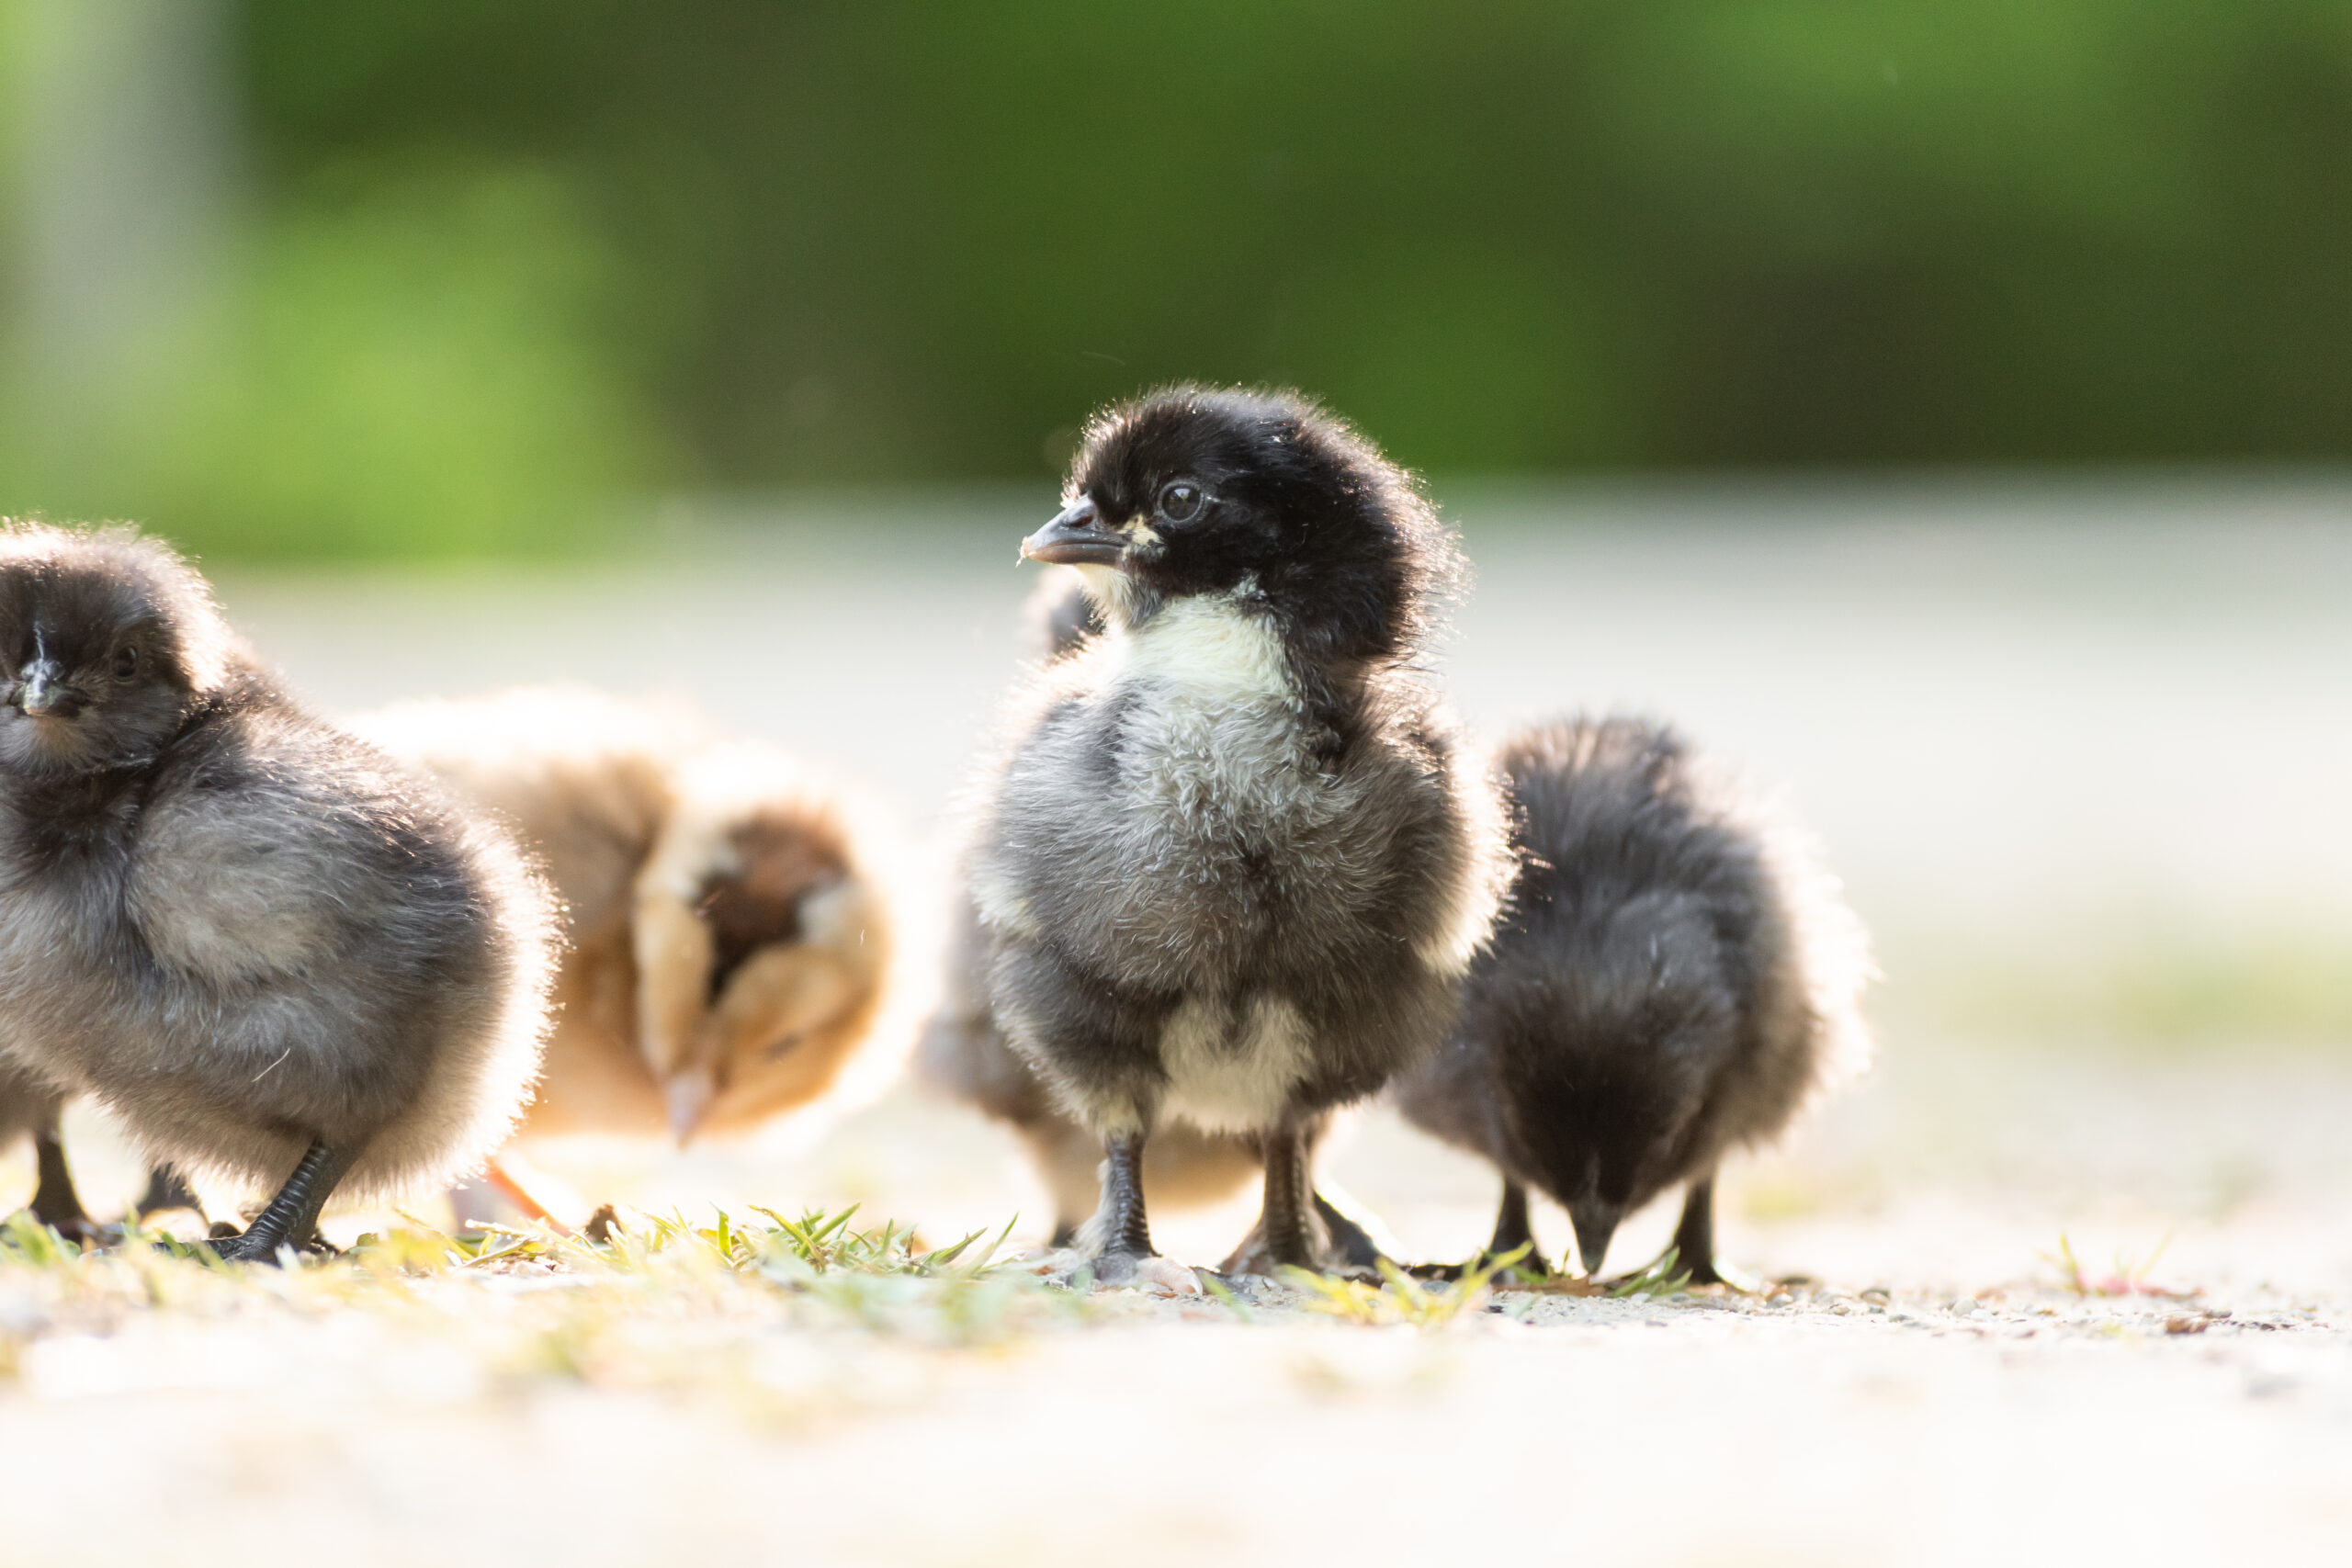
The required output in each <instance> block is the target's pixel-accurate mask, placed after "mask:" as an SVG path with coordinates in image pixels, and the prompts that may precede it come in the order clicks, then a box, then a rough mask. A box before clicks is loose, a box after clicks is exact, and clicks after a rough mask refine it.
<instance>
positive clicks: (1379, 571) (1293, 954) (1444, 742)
mask: <svg viewBox="0 0 2352 1568" xmlns="http://www.w3.org/2000/svg"><path fill="white" fill-rule="evenodd" d="M1067 500H1068V502H1069V504H1068V505H1067V506H1066V507H1065V508H1064V510H1063V511H1062V512H1061V513H1060V514H1059V515H1058V516H1057V517H1055V518H1054V519H1053V520H1052V521H1051V522H1050V523H1048V524H1047V525H1046V526H1045V527H1043V528H1041V529H1039V530H1038V531H1037V532H1036V533H1035V534H1034V535H1032V536H1030V537H1029V538H1028V539H1027V540H1025V541H1024V542H1023V552H1024V553H1025V554H1026V555H1027V556H1029V557H1030V558H1033V559H1036V560H1042V561H1046V562H1049V563H1068V564H1071V565H1075V566H1078V567H1079V568H1080V570H1081V571H1083V572H1084V573H1085V574H1086V578H1087V581H1088V584H1089V588H1090V591H1091V592H1092V594H1093V596H1094V598H1095V601H1096V603H1097V604H1099V605H1100V607H1101V610H1102V613H1103V621H1104V630H1103V635H1102V636H1101V637H1097V638H1094V639H1092V640H1091V641H1090V642H1088V643H1087V644H1086V645H1084V646H1083V647H1081V648H1080V649H1079V650H1078V651H1077V652H1076V653H1075V654H1073V655H1071V656H1070V657H1069V658H1067V659H1064V660H1061V661H1059V662H1058V663H1057V664H1055V665H1053V666H1051V667H1049V668H1048V669H1046V671H1043V672H1041V674H1040V675H1039V677H1038V678H1037V680H1036V681H1035V682H1034V684H1033V686H1032V688H1031V690H1030V692H1029V694H1028V696H1027V699H1026V701H1025V702H1024V703H1023V711H1022V712H1021V713H1020V714H1019V715H1018V716H1017V718H1016V722H1015V723H1014V725H1013V726H1012V733H1011V734H1010V736H1009V738H1008V746H1007V752H1006V755H1005V756H1004V758H1003V760H1002V762H1001V766H1000V767H999V768H998V769H997V770H996V772H995V773H994V775H993V777H992V778H991V780H990V781H989V786H988V788H987V790H986V792H985V799H984V801H983V802H982V804H981V806H980V809H979V812H978V822H977V825H976V832H975V834H974V837H973V840H972V848H971V851H970V853H969V857H968V863H967V880H968V885H969V886H970V889H971V893H972V898H973V903H974V906H975V908H977V910H978V919H979V927H980V932H981V937H982V940H983V942H984V943H985V946H986V952H987V968H988V976H989V986H988V998H989V1009H990V1011H991V1012H992V1014H993V1016H994V1018H995V1020H996V1021H997V1024H998V1026H999V1027H1000V1028H1001V1029H1002V1030H1003V1031H1004V1033H1005V1036H1006V1038H1007V1039H1009V1040H1010V1041H1011V1042H1012V1046H1013V1049H1014V1050H1016V1051H1017V1052H1019V1053H1020V1054H1021V1055H1022V1056H1023V1059H1024V1060H1026V1061H1027V1062H1028V1063H1029V1064H1030V1065H1031V1066H1034V1067H1035V1069H1036V1070H1037V1071H1038V1072H1039V1073H1040V1075H1042V1076H1043V1077H1045V1078H1046V1082H1047V1083H1048V1084H1049V1085H1050V1086H1051V1087H1052V1089H1053V1090H1054V1093H1055V1096H1056V1098H1057V1100H1058V1101H1059V1102H1060V1103H1061V1104H1063V1105H1064V1106H1065V1107H1067V1108H1068V1109H1069V1111H1071V1112H1072V1113H1073V1114H1074V1115H1076V1116H1077V1117H1078V1118H1079V1119H1080V1121H1082V1122H1084V1123H1085V1124H1086V1125H1087V1126H1088V1127H1089V1129H1090V1130H1091V1131H1092V1132H1093V1133H1094V1134H1096V1135H1097V1136H1098V1137H1100V1138H1101V1139H1102V1140H1103V1151H1104V1156H1105V1159H1104V1165H1103V1196H1102V1202H1101V1206H1100V1207H1099V1208H1098V1209H1097V1211H1096V1213H1095V1215H1094V1217H1093V1219H1092V1220H1091V1221H1090V1222H1089V1223H1088V1225H1087V1227H1086V1228H1085V1230H1084V1232H1083V1233H1082V1234H1081V1237H1080V1241H1081V1245H1082V1246H1083V1247H1086V1248H1087V1250H1088V1251H1089V1252H1090V1253H1091V1255H1092V1256H1093V1257H1094V1258H1095V1260H1096V1270H1097V1274H1098V1277H1100V1278H1102V1279H1104V1280H1110V1281H1114V1282H1115V1281H1117V1280H1123V1279H1125V1278H1129V1277H1132V1276H1133V1274H1134V1272H1135V1270H1136V1267H1137V1265H1138V1264H1139V1263H1140V1262H1141V1261H1142V1260H1143V1259H1145V1258H1149V1257H1150V1256H1152V1251H1153V1249H1152V1246H1151V1237H1150V1231H1149V1226H1148V1221H1147V1217H1146V1213H1145V1207H1144V1196H1143V1188H1142V1183H1141V1161H1142V1156H1143V1151H1144V1147H1145V1145H1146V1141H1147V1139H1148V1137H1149V1136H1150V1134H1152V1133H1153V1132H1154V1131H1155V1130H1156V1129H1157V1128H1159V1126H1160V1125H1161V1124H1162V1123H1163V1122H1169V1121H1179V1122H1189V1123H1191V1124H1193V1125H1194V1126H1198V1127H1201V1128H1204V1129H1205V1130H1208V1131H1211V1132H1221V1133H1227V1134H1240V1135H1245V1136H1250V1137H1252V1138H1255V1139H1256V1140H1258V1141H1259V1142H1260V1145H1261V1155H1262V1157H1263V1159H1264V1162H1265V1202H1264V1208H1263V1210H1262V1212H1261V1217H1260V1221H1259V1224H1258V1226H1257V1228H1256V1229H1255V1231H1254V1232H1253V1233H1252V1235H1251V1237H1250V1239H1248V1240H1247V1241H1245V1242H1244V1244H1243V1245H1242V1247H1240V1248H1239V1249H1238V1251H1237V1252H1236V1254H1235V1255H1234V1256H1233V1257H1232V1258H1228V1259H1227V1263H1226V1267H1227V1269H1229V1270H1236V1271H1251V1272H1261V1271H1263V1270H1265V1269H1267V1268H1269V1267H1271V1266H1272V1264H1275V1263H1293V1264H1304V1265H1312V1264H1315V1263H1317V1262H1318V1261H1320V1260H1321V1258H1322V1255H1325V1254H1327V1253H1328V1250H1329V1237H1328V1235H1327V1234H1326V1232H1325V1229H1324V1226H1323V1224H1321V1222H1320V1221H1319V1220H1318V1219H1317V1216H1316V1214H1315V1213H1314V1209H1313V1205H1312V1203H1311V1183H1310V1182H1309V1179H1308V1177H1307V1172H1306V1156H1307V1148H1308V1145H1309V1142H1310V1140H1311V1137H1312V1134H1313V1131H1314V1129H1315V1128H1316V1126H1317V1124H1318V1122H1319V1121H1320V1119H1321V1118H1322V1117H1323V1116H1324V1115H1325V1114H1326V1113H1327V1112H1328V1111H1330V1110H1331V1109H1332V1108H1333V1107H1336V1106H1339V1105H1342V1104H1345V1103H1347V1102H1349V1101H1351V1100H1359V1099H1362V1098H1363V1097H1364V1096H1367V1095H1369V1094H1372V1093H1373V1092H1374V1091H1376V1090H1377V1089H1380V1088H1381V1087H1382V1086H1383V1085H1384V1084H1385V1082H1386V1081H1387V1080H1388V1079H1389V1078H1390V1077H1393V1076H1394V1075H1395V1074H1397V1072H1400V1071H1402V1070H1404V1069H1406V1068H1408V1067H1409V1066H1414V1065H1415V1064H1417V1063H1418V1062H1419V1061H1420V1060H1421V1059H1422V1058H1423V1057H1424V1056H1426V1055H1428V1054H1429V1053H1430V1051H1432V1050H1434V1049H1435V1048H1436V1046H1437V1045H1438V1043H1440V1042H1441V1041H1442V1039H1443V1037H1444V1035H1445V1032H1446V1031H1447V1029H1448V1028H1449V1027H1450V1025H1451V1023H1452V1021H1453V1010H1454V1005H1455V999H1456V992H1457V990H1458V987H1459V983H1460V980H1461V976H1462V975H1463V974H1464V970H1465V969H1466V968H1467V966H1468V964H1469V961H1470V957H1471V954H1472V953H1473V952H1474V951H1475V950H1476V947H1477V945H1478V943H1479V942H1480V941H1481V940H1482V939H1483V938H1484V936H1485V933H1486V931H1487V927H1488V925H1489V923H1490V921H1491V919H1492V918H1493V914H1494V910H1495V908H1496V904H1497V901H1498V897H1499V894H1500V891H1501V888H1502V886H1503V883H1504V882H1505V880H1506V878H1507V874H1508V861H1507V858H1506V856H1505V853H1504V848H1503V835H1502V833H1501V830H1500V826H1499V821H1500V813H1499V810H1498V801H1497V798H1496V795H1495V791H1494V787H1493V784H1492V783H1491V781H1490V780H1489V779H1488V778H1487V775H1486V774H1485V773H1483V772H1482V771H1481V770H1480V768H1479V767H1478V766H1477V765H1476V764H1475V763H1474V762H1473V761H1470V760H1469V759H1468V758H1467V757H1466V756H1465V754H1464V750H1463V748H1462V747H1461V746H1460V744H1459V743H1458V741H1457V739H1456V737H1455V734H1454V731H1453V727H1452V725H1451V723H1450V722H1449V721H1448V719H1447V718H1446V717H1445V716H1444V715H1443V713H1442V709H1441V706H1440V704H1439V702H1438V698H1437V694H1436V692H1435V690H1434V688H1433V686H1432V684H1431V682H1430V680H1429V679H1428V677H1427V676H1426V675H1425V674H1424V673H1423V672H1422V671H1421V670H1420V669H1419V667H1418V662H1417V661H1418V660H1419V659H1420V658H1421V656H1422V654H1423V652H1424V649H1425V643H1426V639H1427V637H1428V635H1429V631H1430V602H1431V598H1432V593H1433V591H1434V590H1436V589H1437V588H1438V587H1439V586H1440V585H1441V584H1442V582H1443V581H1445V580H1446V579H1447V577H1448V576H1449V575H1450V574H1451V572H1452V571H1453V570H1454V562H1455V556H1454V551H1453V544H1452V539H1451V536H1450V535H1449V534H1448V533H1447V532H1446V530H1445V529H1444V528H1443V527H1442V525H1440V524H1439V522H1438V520H1437V518H1436V516H1435V514H1434V513H1432V512H1431V510H1430V507H1429V506H1428V504H1427V503H1426V502H1424V501H1423V500H1422V499H1421V497H1420V496H1419V494H1418V493H1417V492H1416V491H1415V490H1414V489H1413V487H1412V485H1411V483H1410V481H1409V480H1408V479H1407V478H1406V476H1405V475H1404V474H1403V473H1402V472H1401V471H1400V470H1399V469H1397V468H1395V467H1394V466H1392V465H1391V464H1389V463H1388V462H1387V461H1386V460H1385V459H1384V458H1383V457H1381V456H1380V454H1379V453H1378V452H1377V451H1376V450H1374V447H1373V446H1371V445H1370V444H1369V443H1368V442H1366V441H1364V440H1363V438H1362V437H1361V436H1359V435H1357V434H1355V433H1354V432H1353V431H1351V430H1350V429H1349V428H1348V427H1347V426H1346V425H1344V424H1342V423H1340V421H1338V420H1336V419H1334V418H1332V417H1331V416H1329V415H1328V414H1326V413H1324V412H1321V411H1320V410H1318V409H1317V408H1316V407H1314V406H1313V405H1312V404H1310V403H1308V402H1306V401H1305V400H1301V399H1299V398H1297V397H1295V396H1292V395H1287V394H1254V393H1242V392H1213V391H1204V390H1199V389H1191V388H1177V389H1170V390H1168V391H1164V392H1159V393H1156V394H1153V395H1151V396H1148V397H1146V398H1144V399H1142V400H1139V401H1137V402H1136V403H1133V404H1130V405H1127V406H1125V407H1122V408H1119V409H1115V410H1114V411H1112V412H1109V413H1107V414H1105V415H1104V416H1103V417H1101V418H1100V419H1098V420H1096V421H1095V422H1094V423H1093V424H1092V425H1091V427H1090V429H1089V431H1088V433H1087V438H1086V442H1085V446H1084V448H1083V450H1082V451H1081V452H1080V455H1079V457H1078V458H1077V461H1076V463H1075V465H1074V467H1073V469H1072V473H1071V476H1070V480H1069V488H1068V491H1067Z"/></svg>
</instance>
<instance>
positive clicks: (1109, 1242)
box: [1079, 1133, 1153, 1285]
mask: <svg viewBox="0 0 2352 1568" xmlns="http://www.w3.org/2000/svg"><path fill="white" fill-rule="evenodd" d="M1079 1245H1080V1247H1084V1248H1085V1249H1086V1250H1087V1251H1088V1252H1089V1253H1090V1254H1091V1255H1092V1257H1093V1260H1094V1277H1095V1278H1096V1279H1097V1280H1101V1281H1102V1282H1103V1283H1104V1284H1106V1285H1123V1284H1125V1283H1126V1282H1127V1281H1128V1280H1132V1279H1134V1278H1135V1273H1136V1264H1138V1263H1140V1262H1142V1261H1143V1260H1144V1259H1145V1258H1149V1257H1151V1256H1153V1249H1152V1245H1151V1222H1150V1220H1149V1219H1148V1218H1147V1217H1146V1215H1145V1213H1144V1207H1143V1134H1141V1133H1116V1134H1112V1135H1111V1136H1109V1137H1107V1138H1104V1139H1103V1202H1102V1206H1101V1207H1100V1208H1098V1209H1096V1210H1095V1211H1094V1217H1093V1218H1092V1219H1091V1220H1089V1221H1087V1222H1086V1225H1085V1227H1084V1229H1083V1230H1082V1231H1081V1232H1080V1241H1079Z"/></svg>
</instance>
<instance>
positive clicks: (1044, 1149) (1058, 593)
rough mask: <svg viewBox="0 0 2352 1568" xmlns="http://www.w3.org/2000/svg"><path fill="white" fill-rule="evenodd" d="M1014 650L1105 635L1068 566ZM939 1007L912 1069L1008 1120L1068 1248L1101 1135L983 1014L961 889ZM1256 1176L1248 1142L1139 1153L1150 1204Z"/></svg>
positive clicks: (1196, 1142) (976, 937)
mask: <svg viewBox="0 0 2352 1568" xmlns="http://www.w3.org/2000/svg"><path fill="white" fill-rule="evenodd" d="M1021 621H1022V631H1023V652H1024V653H1025V654H1026V655H1027V657H1028V658H1029V659H1030V660H1031V661H1032V662H1033V663H1035V664H1037V665H1046V664H1050V663H1052V662H1054V661H1055V660H1059V659H1061V658H1064V657H1065V656H1067V655H1069V654H1071V653H1074V652H1076V651H1077V650H1078V649H1079V648H1080V646H1082V645H1083V643H1084V642H1085V640H1086V638H1088V637H1092V636H1096V635H1099V634H1100V633H1101V632H1102V630H1103V614H1102V610H1101V608H1100V606H1098V605H1097V604H1095V602H1094V600H1093V598H1092V597H1091V595H1090V594H1089V593H1088V592H1086V580H1085V579H1084V578H1083V577H1081V576H1080V574H1079V571H1078V569H1077V568H1075V567H1067V566H1057V567H1048V568H1046V570H1045V571H1044V572H1043V573H1042V574H1041V575H1040V577H1039V579H1038V581H1037V586H1036V588H1035V591H1034V592H1031V593H1030V595H1029V598H1028V601H1027V603H1026V604H1023V606H1022V614H1021ZM958 899H959V907H958V908H957V910H956V931H955V935H954V938H953V940H952V941H951V942H950V943H949V945H948V948H947V965H946V974H945V976H944V978H945V985H944V987H943V990H942V994H941V997H940V1005H939V1010H938V1011H937V1012H935V1013H934V1014H933V1016H932V1018H931V1019H930V1020H929V1021H928V1022H927V1023H926V1024H925V1025H924V1028H923V1032H922V1043H921V1046H920V1048H919V1051H918V1054H917V1055H916V1058H915V1063H916V1070H917V1072H918V1073H919V1074H920V1076H921V1077H922V1079H923V1080H924V1081H925V1082H926V1083H928V1084H930V1085H931V1086H932V1087H933V1089H939V1090H941V1091H943V1092H944V1093H946V1094H949V1095H952V1096H954V1097H955V1098H956V1099H957V1100H963V1101H964V1102H965V1103H967V1104H968V1105H970V1106H972V1107H973V1108H974V1109H976V1110H978V1111H981V1112H983V1113H984V1114H986V1115H989V1116H990V1117H993V1118H995V1119H996V1120H998V1121H1000V1122H1007V1123H1009V1124H1010V1125H1011V1126H1012V1129H1013V1131H1014V1132H1015V1133H1017V1134H1020V1137H1021V1141H1022V1142H1023V1144H1024V1145H1027V1147H1028V1150H1029V1155H1030V1157H1031V1160H1032V1161H1033V1163H1035V1166H1036V1168H1037V1174H1038V1175H1039V1176H1040V1177H1041V1178H1043V1179H1044V1180H1045V1183H1046V1191H1047V1192H1048V1193H1049V1194H1050V1195H1051V1196H1052V1198H1053V1202H1054V1235H1053V1240H1054V1245H1055V1246H1057V1247H1067V1246H1069V1244H1070V1243H1071V1242H1072V1241H1073V1240H1074V1239H1075V1238H1076V1236H1077V1235H1078V1227H1079V1225H1080V1224H1081V1223H1083V1222H1084V1221H1085V1219H1086V1217H1087V1216H1088V1215H1090V1214H1091V1213H1094V1210H1095V1207H1096V1205H1097V1203H1098V1202H1099V1201H1100V1199H1101V1196H1102V1183H1101V1182H1100V1181H1099V1180H1098V1179H1096V1172H1097V1171H1098V1169H1099V1168H1101V1166H1102V1163H1103V1148H1102V1143H1101V1140H1099V1139H1097V1138H1096V1137H1095V1136H1094V1135H1093V1134H1091V1133H1089V1132H1088V1131H1087V1130H1086V1129H1085V1128H1084V1127H1082V1126H1080V1124H1079V1123H1078V1122H1076V1121H1074V1120H1072V1119H1071V1117H1070V1116H1069V1114H1068V1113H1067V1112H1065V1111H1063V1110H1062V1108H1061V1107H1060V1106H1059V1105H1057V1103H1055V1100H1054V1096H1053V1091H1052V1090H1051V1089H1047V1088H1046V1083H1045V1080H1043V1079H1042V1078H1040V1077H1038V1076H1037V1075H1036V1073H1035V1071H1034V1070H1032V1069H1031V1067H1030V1066H1029V1064H1028V1063H1027V1062H1026V1061H1024V1060H1023V1059H1022V1057H1021V1055H1020V1054H1019V1053H1018V1052H1016V1051H1014V1050H1013V1049H1012V1046H1011V1045H1010V1044H1008V1043H1006V1041H1005V1038H1004V1036H1003V1034H1002V1033H1001V1032H1000V1031H999V1030H998V1028H997V1026H996V1020H995V1018H994V1017H993V1016H992V1015H991V1014H990V1012H989V1004H988V971H987V957H988V946H987V942H986V939H985V936H984V933H983V932H982V931H981V929H980V923H979V912H978V910H977V909H975V908H972V905H971V901H970V899H969V897H966V896H964V894H963V892H962V890H961V889H958ZM1258 1174H1259V1158H1258V1147H1257V1144H1256V1142H1255V1140H1253V1139H1250V1138H1243V1137H1236V1136H1232V1135H1230V1134H1215V1133H1204V1132H1202V1131H1200V1130H1199V1129H1198V1128H1194V1127H1190V1126H1186V1125H1184V1124H1183V1123H1182V1122H1179V1123H1176V1124H1173V1125H1170V1126H1169V1127H1166V1128H1164V1129H1163V1130H1162V1131H1161V1132H1160V1134H1159V1135H1158V1136H1157V1137H1155V1138H1154V1139H1153V1140H1152V1141H1151V1144H1150V1145H1149V1147H1148V1149H1147V1151H1146V1153H1145V1156H1144V1168H1143V1184H1144V1192H1145V1195H1146V1198H1147V1199H1148V1201H1150V1202H1151V1203H1153V1204H1160V1203H1173V1204H1178V1205H1189V1204H1193V1203H1210V1202H1216V1201H1219V1200H1221V1199H1224V1198H1227V1197H1230V1196H1231V1195H1232V1194H1233V1193H1235V1192H1237V1191H1238V1190H1240V1188H1241V1186H1242V1184H1243V1183H1245V1182H1247V1181H1249V1180H1250V1179H1252V1178H1254V1177H1256V1176H1257V1175H1258Z"/></svg>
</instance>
